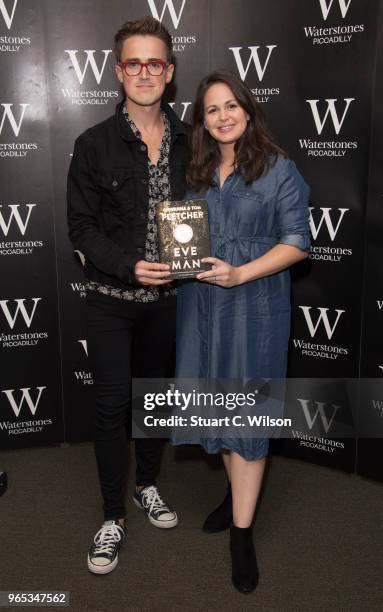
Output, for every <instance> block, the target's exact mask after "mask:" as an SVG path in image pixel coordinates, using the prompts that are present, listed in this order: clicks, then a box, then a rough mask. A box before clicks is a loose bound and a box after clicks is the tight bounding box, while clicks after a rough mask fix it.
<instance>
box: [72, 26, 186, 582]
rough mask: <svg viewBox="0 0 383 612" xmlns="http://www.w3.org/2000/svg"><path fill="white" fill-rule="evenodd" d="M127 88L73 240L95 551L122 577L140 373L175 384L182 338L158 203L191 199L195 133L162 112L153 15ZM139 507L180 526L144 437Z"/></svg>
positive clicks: (98, 136) (122, 66)
mask: <svg viewBox="0 0 383 612" xmlns="http://www.w3.org/2000/svg"><path fill="white" fill-rule="evenodd" d="M115 55H116V60H117V63H116V68H115V69H116V74H117V78H118V80H119V81H120V83H121V84H122V87H123V90H124V92H125V100H124V102H123V103H121V104H119V105H118V106H117V109H116V114H115V116H113V117H110V118H109V119H107V120H106V121H104V122H102V123H100V124H98V125H96V126H95V127H93V128H90V129H89V130H87V131H86V132H84V133H83V134H82V135H81V136H80V137H79V138H78V139H77V141H76V143H75V149H74V154H73V159H72V163H71V166H70V170H69V176H68V223H69V235H70V238H71V240H72V242H73V245H74V247H75V248H76V249H78V250H79V251H81V252H82V253H83V254H84V255H85V260H86V264H85V272H86V275H87V278H88V283H87V313H88V351H89V357H90V359H91V365H92V370H93V376H94V381H95V388H96V414H95V417H96V418H95V453H96V459H97V466H98V473H99V478H100V484H101V492H102V496H103V501H104V520H105V522H104V523H103V525H102V527H101V529H100V530H99V531H98V532H97V534H96V536H95V538H94V543H93V544H92V546H91V548H90V550H89V554H88V568H89V570H90V571H91V572H94V573H95V574H106V573H108V572H110V571H112V570H113V569H114V568H115V567H116V565H117V562H118V551H119V549H120V546H121V543H122V541H123V539H124V537H125V504H124V496H125V477H126V461H127V437H130V436H129V434H130V430H131V379H132V377H142V378H144V377H146V378H155V377H159V378H160V377H167V376H169V374H170V372H169V367H170V366H171V362H172V354H173V348H174V336H175V299H176V298H175V291H174V288H173V287H172V286H171V285H170V284H169V266H167V265H163V264H160V263H158V248H157V226H156V222H155V204H156V203H157V202H160V201H163V200H166V199H169V198H171V199H173V200H177V199H180V198H182V196H183V195H184V190H185V167H186V163H187V158H188V128H187V126H186V125H185V124H183V123H182V122H181V121H180V120H179V119H178V118H177V116H176V115H175V113H174V112H173V111H172V110H171V109H170V107H169V106H168V105H164V106H163V107H162V106H161V98H162V95H163V93H164V90H165V87H166V85H167V84H168V83H170V81H171V80H172V77H173V71H174V65H173V64H172V41H171V36H170V35H169V33H168V32H167V30H166V29H165V28H164V26H163V25H162V24H161V23H160V22H159V21H157V20H155V19H153V18H152V17H144V18H143V19H140V20H138V21H134V22H127V23H125V24H124V25H123V26H122V28H121V29H120V30H119V31H118V32H117V34H116V36H115ZM135 453H136V463H137V472H136V488H135V492H134V496H133V501H134V503H135V504H136V505H137V506H138V507H139V508H141V509H142V510H143V511H144V512H145V513H146V515H147V517H148V519H149V521H150V522H151V523H152V524H153V525H155V526H156V527H161V528H169V527H174V526H175V525H176V524H177V514H176V512H175V511H174V510H173V509H172V507H171V506H169V505H168V504H167V503H166V502H165V501H164V500H163V499H162V497H161V496H160V494H159V492H158V488H157V487H156V476H157V474H158V470H159V463H160V440H152V439H150V440H147V439H137V440H136V441H135Z"/></svg>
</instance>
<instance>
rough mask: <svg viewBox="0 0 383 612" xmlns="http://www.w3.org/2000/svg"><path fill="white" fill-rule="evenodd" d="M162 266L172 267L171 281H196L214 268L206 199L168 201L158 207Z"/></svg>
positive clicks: (157, 216) (159, 245) (157, 215)
mask: <svg viewBox="0 0 383 612" xmlns="http://www.w3.org/2000/svg"><path fill="white" fill-rule="evenodd" d="M156 219H157V227H158V249H159V256H160V263H166V264H169V265H170V275H171V277H172V278H193V277H195V276H197V274H199V272H204V271H205V270H210V269H211V264H206V263H205V264H203V263H202V262H201V259H203V258H204V257H209V256H210V235H209V219H208V204H207V200H179V201H174V202H170V201H169V200H165V201H164V202H160V203H159V204H157V207H156Z"/></svg>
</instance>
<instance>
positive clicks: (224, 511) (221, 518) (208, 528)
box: [202, 483, 233, 533]
mask: <svg viewBox="0 0 383 612" xmlns="http://www.w3.org/2000/svg"><path fill="white" fill-rule="evenodd" d="M232 520H233V500H232V496H231V486H230V483H229V485H228V488H227V493H226V497H225V499H224V500H223V502H222V503H221V504H220V505H219V506H218V508H216V509H215V510H213V512H211V513H210V514H209V516H208V517H207V519H206V521H205V522H204V524H203V525H202V529H203V531H205V532H206V533H218V532H219V531H224V529H229V527H230V525H231V523H232Z"/></svg>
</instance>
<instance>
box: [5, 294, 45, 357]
mask: <svg viewBox="0 0 383 612" xmlns="http://www.w3.org/2000/svg"><path fill="white" fill-rule="evenodd" d="M41 299H42V298H30V301H31V302H32V304H30V303H29V300H28V299H27V298H19V299H15V300H0V313H2V314H3V320H4V319H5V321H6V323H7V324H8V327H9V329H10V330H11V331H13V329H14V327H15V326H16V323H19V326H21V327H24V326H25V327H26V328H27V330H29V329H30V328H31V325H32V322H33V319H34V316H35V313H36V309H37V306H38V304H39V302H40V301H41ZM47 338H48V333H47V332H45V331H39V332H31V331H26V332H23V333H15V334H14V333H11V334H5V333H3V332H1V333H0V343H1V346H2V348H13V347H21V346H36V345H37V344H38V343H39V341H40V340H46V339H47Z"/></svg>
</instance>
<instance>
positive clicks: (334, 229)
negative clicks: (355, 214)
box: [310, 206, 350, 241]
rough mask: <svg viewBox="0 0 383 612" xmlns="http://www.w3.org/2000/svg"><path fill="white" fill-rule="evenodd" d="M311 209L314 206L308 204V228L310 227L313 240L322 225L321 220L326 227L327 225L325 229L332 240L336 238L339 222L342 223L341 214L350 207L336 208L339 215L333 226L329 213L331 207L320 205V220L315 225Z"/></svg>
mask: <svg viewBox="0 0 383 612" xmlns="http://www.w3.org/2000/svg"><path fill="white" fill-rule="evenodd" d="M313 210H314V207H313V206H310V229H311V233H312V236H313V238H314V240H316V239H317V237H318V234H319V232H320V229H321V227H322V225H323V222H324V223H325V225H326V227H327V231H328V233H329V236H330V238H331V240H332V241H334V240H335V238H336V235H337V233H338V230H339V227H340V224H341V223H342V219H343V216H344V214H345V213H346V212H347V211H349V210H350V209H349V208H338V210H339V212H340V215H339V219H338V223H337V224H336V226H335V227H334V224H333V222H332V219H331V214H330V211H331V210H332V208H322V207H320V210H321V211H322V216H321V218H320V221H319V223H318V225H315V222H314V218H313V214H312V211H313Z"/></svg>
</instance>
